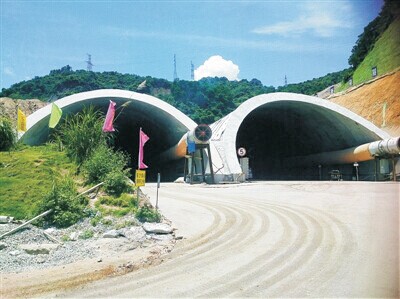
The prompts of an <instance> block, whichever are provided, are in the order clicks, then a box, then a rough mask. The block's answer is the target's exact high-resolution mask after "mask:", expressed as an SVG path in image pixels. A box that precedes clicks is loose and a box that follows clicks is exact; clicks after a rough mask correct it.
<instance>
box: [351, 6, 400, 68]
mask: <svg viewBox="0 0 400 299" xmlns="http://www.w3.org/2000/svg"><path fill="white" fill-rule="evenodd" d="M399 14H400V2H399V1H398V0H385V4H384V6H383V8H382V11H381V12H380V14H379V15H378V16H377V17H376V18H375V19H374V20H373V21H372V22H370V23H369V24H368V25H367V26H366V27H365V28H364V32H363V33H362V34H360V35H359V36H358V39H357V42H356V44H355V46H354V47H353V49H352V50H351V55H350V57H349V64H350V65H351V66H352V69H353V70H355V69H356V68H357V67H358V66H359V65H360V64H361V63H362V62H363V60H364V59H365V57H366V56H367V55H368V53H369V52H370V51H371V50H372V49H373V47H374V45H375V42H376V41H377V40H378V39H379V37H380V36H381V35H382V34H383V32H384V31H385V30H386V29H387V28H388V26H389V25H390V24H391V23H392V21H393V20H394V19H395V18H396V16H397V17H398V16H399ZM398 39H399V36H398V35H397V36H395V38H394V41H397V42H398Z"/></svg>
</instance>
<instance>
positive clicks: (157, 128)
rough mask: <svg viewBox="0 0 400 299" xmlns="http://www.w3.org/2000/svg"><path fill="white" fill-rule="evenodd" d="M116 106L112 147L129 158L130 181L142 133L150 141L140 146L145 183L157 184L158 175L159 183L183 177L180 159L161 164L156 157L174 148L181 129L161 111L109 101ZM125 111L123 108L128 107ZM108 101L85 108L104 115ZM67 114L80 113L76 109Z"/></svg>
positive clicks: (147, 106)
mask: <svg viewBox="0 0 400 299" xmlns="http://www.w3.org/2000/svg"><path fill="white" fill-rule="evenodd" d="M110 100H112V101H114V102H115V103H116V104H117V105H116V112H115V118H114V129H115V132H112V133H108V134H112V135H113V141H112V145H113V147H114V148H115V149H117V150H121V151H123V152H125V153H127V154H128V155H129V165H128V166H129V168H131V175H132V177H131V179H132V180H134V175H135V170H136V169H137V167H138V152H139V131H140V128H142V131H143V132H144V133H145V134H146V135H147V136H148V137H149V138H150V139H149V140H148V141H147V142H146V144H145V146H144V159H143V162H144V163H145V164H146V165H147V166H148V168H147V169H146V181H149V182H152V181H153V182H154V181H156V180H157V173H160V174H161V179H162V181H173V180H175V179H176V178H177V177H178V176H182V175H183V170H184V159H182V158H181V159H177V160H172V161H162V160H160V159H159V155H160V154H161V153H162V152H163V151H165V150H167V149H169V148H170V147H172V146H174V145H175V144H176V143H177V142H178V141H179V140H180V139H181V137H182V136H183V134H185V133H186V132H187V129H186V127H185V126H184V125H182V124H181V123H179V122H178V121H177V120H176V119H175V118H174V117H172V116H171V115H169V114H168V113H166V112H165V111H164V110H162V109H160V108H157V107H155V106H152V105H149V104H147V103H144V102H139V101H134V102H133V101H127V100H126V99H121V98H110ZM128 102H129V104H128V105H126V107H124V108H123V105H124V104H126V103H128ZM108 104H109V101H98V99H96V100H92V101H90V100H89V101H86V103H85V106H90V105H93V106H94V107H95V108H96V109H99V110H100V111H102V112H103V113H104V115H105V114H106V113H107V109H108ZM77 109H78V110H77V111H74V110H73V109H71V110H70V113H76V112H78V111H80V110H82V107H77Z"/></svg>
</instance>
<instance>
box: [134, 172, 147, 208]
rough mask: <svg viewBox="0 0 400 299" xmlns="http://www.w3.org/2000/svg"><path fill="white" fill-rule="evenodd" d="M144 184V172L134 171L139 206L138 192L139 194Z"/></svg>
mask: <svg viewBox="0 0 400 299" xmlns="http://www.w3.org/2000/svg"><path fill="white" fill-rule="evenodd" d="M145 184H146V170H139V169H137V170H136V173H135V186H136V187H137V190H136V192H137V201H138V204H139V192H140V188H139V187H141V186H144V185H145Z"/></svg>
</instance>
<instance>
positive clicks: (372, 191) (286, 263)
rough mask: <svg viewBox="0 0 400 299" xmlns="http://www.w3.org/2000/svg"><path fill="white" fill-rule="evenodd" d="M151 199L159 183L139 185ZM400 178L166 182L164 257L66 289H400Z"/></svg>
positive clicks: (142, 292) (309, 292) (332, 293)
mask: <svg viewBox="0 0 400 299" xmlns="http://www.w3.org/2000/svg"><path fill="white" fill-rule="evenodd" d="M143 191H144V192H145V193H147V194H148V195H149V196H150V197H151V200H152V201H153V202H154V201H155V193H156V186H155V185H154V184H148V185H147V186H146V187H144V188H143ZM399 194H400V184H398V183H389V182H388V183H373V182H368V183H364V182H262V183H261V182H260V183H248V184H241V185H226V186H205V185H197V186H195V185H194V186H187V185H183V184H162V185H161V188H160V190H159V207H160V209H161V211H162V212H163V213H164V215H166V217H168V218H169V219H170V220H172V222H173V224H174V225H175V226H176V228H177V235H182V236H183V237H184V239H183V240H182V241H180V243H178V244H177V245H176V246H175V249H174V250H173V251H172V252H171V253H170V254H169V255H168V256H167V257H166V258H165V260H164V262H163V263H161V264H159V265H156V266H153V267H149V268H147V269H142V270H139V271H137V272H132V273H129V274H127V275H124V276H120V277H113V278H108V279H105V280H101V281H97V282H94V283H91V284H89V285H86V286H83V287H80V288H78V289H74V290H62V291H61V290H60V292H58V293H52V294H50V295H49V296H51V297H54V296H61V297H113V298H114V297H197V296H200V297H249V296H250V297H392V298H398V297H399Z"/></svg>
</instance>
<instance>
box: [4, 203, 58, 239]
mask: <svg viewBox="0 0 400 299" xmlns="http://www.w3.org/2000/svg"><path fill="white" fill-rule="evenodd" d="M52 211H53V210H47V211H46V212H44V213H42V214H40V215H38V216H36V217H34V218H32V219H31V220H29V221H27V222H25V223H23V224H21V225H20V226H18V227H16V228H14V229H12V230H10V231H9V232H6V233H4V234H2V235H1V236H0V239H2V238H3V237H5V236H8V235H11V234H12V233H14V232H16V231H17V230H20V229H21V228H23V227H25V226H27V225H28V224H29V223H31V222H33V221H35V220H36V219H39V218H41V217H44V216H46V215H47V214H49V213H51V212H52Z"/></svg>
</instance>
